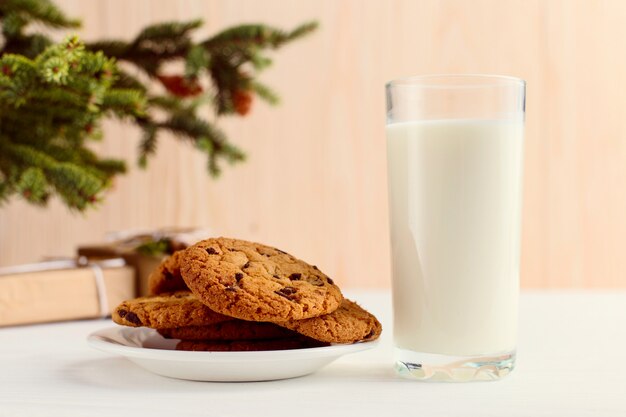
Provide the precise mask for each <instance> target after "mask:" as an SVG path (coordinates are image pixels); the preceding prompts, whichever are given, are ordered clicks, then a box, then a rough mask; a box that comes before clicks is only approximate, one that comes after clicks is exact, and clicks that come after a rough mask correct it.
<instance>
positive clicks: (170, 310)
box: [112, 291, 232, 329]
mask: <svg viewBox="0 0 626 417" xmlns="http://www.w3.org/2000/svg"><path fill="white" fill-rule="evenodd" d="M112 316H113V317H112V318H113V321H114V322H116V323H117V324H121V325H124V326H131V327H140V326H145V327H151V328H153V329H168V328H174V327H181V326H206V325H209V324H215V323H220V322H223V321H228V320H232V318H231V317H227V316H224V315H222V314H219V313H216V312H215V311H213V310H211V309H210V308H208V307H207V306H205V305H204V304H202V303H201V302H200V300H198V298H197V297H196V296H195V295H193V294H192V293H191V292H189V291H179V292H176V293H164V294H159V295H151V296H147V297H140V298H135V299H134V300H128V301H124V302H123V303H122V304H120V305H119V306H117V308H116V309H115V310H114V311H113V314H112Z"/></svg>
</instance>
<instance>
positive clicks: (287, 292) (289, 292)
mask: <svg viewBox="0 0 626 417" xmlns="http://www.w3.org/2000/svg"><path fill="white" fill-rule="evenodd" d="M297 291H298V290H296V289H295V288H294V287H284V288H281V289H280V290H278V291H274V292H275V293H276V294H278V295H280V296H281V297H285V298H286V299H288V300H289V301H293V300H294V299H295V294H296V292H297Z"/></svg>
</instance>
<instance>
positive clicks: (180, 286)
mask: <svg viewBox="0 0 626 417" xmlns="http://www.w3.org/2000/svg"><path fill="white" fill-rule="evenodd" d="M182 253H183V251H182V250H179V251H177V252H174V253H173V254H172V255H171V256H169V257H167V258H165V259H164V260H163V262H161V264H160V265H159V266H158V267H157V268H156V269H155V270H154V271H152V273H151V274H150V277H149V278H148V291H149V293H150V294H151V295H156V294H161V293H164V292H174V291H181V290H189V288H187V284H185V281H183V278H182V277H181V276H180V257H181V255H182Z"/></svg>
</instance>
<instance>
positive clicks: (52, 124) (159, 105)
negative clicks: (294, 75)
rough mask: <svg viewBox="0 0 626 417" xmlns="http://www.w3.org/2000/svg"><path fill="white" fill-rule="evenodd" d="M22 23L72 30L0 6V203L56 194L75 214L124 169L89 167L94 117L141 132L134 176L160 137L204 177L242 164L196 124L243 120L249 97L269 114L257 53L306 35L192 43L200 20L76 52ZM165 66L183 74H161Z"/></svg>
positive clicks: (58, 21) (50, 12) (9, 2)
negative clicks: (192, 155) (188, 149)
mask: <svg viewBox="0 0 626 417" xmlns="http://www.w3.org/2000/svg"><path fill="white" fill-rule="evenodd" d="M33 23H37V24H40V25H44V26H47V27H49V28H56V29H58V28H76V27H78V26H79V22H78V21H77V20H74V19H71V18H68V17H67V16H66V15H65V14H64V13H63V12H62V11H61V10H60V9H59V8H57V7H56V6H55V5H54V3H52V1H50V0H0V26H1V29H2V31H1V34H2V35H1V36H2V39H1V41H2V42H0V203H2V202H3V201H7V200H8V199H9V198H10V197H11V196H12V195H19V196H21V197H22V198H24V199H25V200H26V201H28V202H29V203H32V204H38V205H44V204H46V202H47V201H48V199H49V197H50V196H51V195H58V196H59V197H60V198H61V199H62V200H63V201H64V203H65V204H66V205H67V206H68V207H70V208H72V209H76V210H84V209H85V208H87V207H90V206H93V205H94V204H95V203H96V202H97V201H98V200H99V198H100V196H101V195H102V194H103V193H104V192H105V191H106V190H107V188H108V187H109V186H110V184H111V182H112V180H113V178H115V176H116V175H118V174H121V173H123V172H125V170H126V167H125V164H124V161H121V160H117V159H105V158H100V157H99V156H98V155H97V154H96V153H94V152H93V151H92V150H90V149H89V148H88V146H87V145H88V143H89V141H93V140H96V139H98V138H99V137H100V136H101V134H102V132H101V129H100V124H101V121H102V119H103V118H107V117H115V118H119V119H124V120H126V121H129V122H130V123H132V124H135V125H136V126H138V127H139V128H140V129H141V131H142V137H141V140H140V141H139V161H138V163H139V165H140V166H142V167H145V166H146V165H147V162H148V159H149V158H150V157H151V156H152V155H154V154H155V153H156V150H157V147H158V141H159V139H160V138H161V137H163V135H164V134H167V135H169V136H174V137H176V138H178V139H180V140H183V141H185V142H188V143H190V144H192V145H193V146H194V147H195V148H196V149H197V150H199V151H200V152H202V153H204V154H205V155H206V157H207V168H208V171H209V172H210V173H211V174H212V175H218V174H219V173H220V171H221V169H222V165H223V163H230V164H232V163H236V162H240V161H243V160H244V159H245V155H244V153H243V152H242V151H241V150H240V149H239V148H237V147H236V146H234V145H233V144H232V143H231V142H230V141H229V140H228V138H227V137H226V135H225V134H224V133H223V132H222V131H221V130H220V129H219V127H218V126H217V125H216V123H215V122H214V121H209V120H208V116H209V115H211V114H217V115H230V114H234V115H240V116H243V115H246V114H247V113H248V112H249V111H250V109H251V107H252V103H253V101H254V97H259V98H260V99H262V100H264V101H266V102H268V103H269V104H277V103H278V96H277V95H276V93H274V92H273V91H272V90H271V89H270V88H269V87H268V86H266V85H264V84H262V83H260V82H259V81H258V80H257V79H256V77H257V75H258V73H259V72H261V71H262V70H264V69H265V68H267V67H268V66H269V65H271V62H272V61H271V59H270V58H269V57H268V56H266V55H265V54H264V52H265V51H267V50H274V49H277V48H279V47H281V46H283V45H285V44H287V43H289V42H291V41H293V40H295V39H298V38H300V37H302V36H304V35H306V34H308V33H310V32H311V31H313V30H314V29H315V28H316V26H317V25H316V23H307V24H304V25H301V26H298V27H296V28H295V29H293V30H291V31H282V30H280V29H276V28H272V27H269V26H266V25H262V24H249V25H240V26H236V27H232V28H229V29H226V30H224V31H222V32H220V33H218V34H216V35H214V36H211V37H210V38H208V39H205V40H201V41H195V40H194V38H193V34H194V31H195V30H197V29H198V28H199V27H200V26H201V25H202V21H201V20H193V21H189V22H165V23H158V24H154V25H151V26H148V27H146V28H144V29H143V30H141V31H139V32H138V33H137V35H136V36H135V37H134V38H133V39H131V40H128V41H126V40H100V41H96V42H92V43H89V44H87V45H85V44H83V43H82V42H80V41H79V40H78V39H77V38H76V37H69V38H67V39H66V40H64V41H63V42H61V43H56V44H55V43H53V42H52V41H51V39H50V38H49V37H48V36H46V35H45V34H41V33H32V31H31V32H27V30H28V29H29V26H30V25H32V24H33ZM172 61H178V62H182V63H183V64H184V72H181V73H176V72H174V73H167V72H166V71H165V68H168V67H166V64H168V63H170V62H172Z"/></svg>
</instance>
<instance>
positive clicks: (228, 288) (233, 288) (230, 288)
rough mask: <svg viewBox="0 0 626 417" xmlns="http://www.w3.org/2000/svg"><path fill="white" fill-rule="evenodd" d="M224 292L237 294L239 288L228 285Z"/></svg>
mask: <svg viewBox="0 0 626 417" xmlns="http://www.w3.org/2000/svg"><path fill="white" fill-rule="evenodd" d="M224 290H225V291H228V292H237V288H235V287H233V286H232V285H228V286H227V287H226V288H224Z"/></svg>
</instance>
